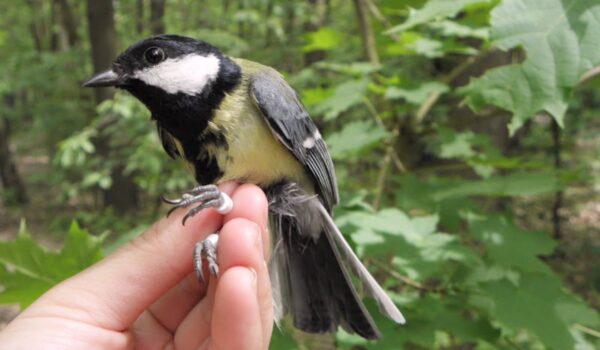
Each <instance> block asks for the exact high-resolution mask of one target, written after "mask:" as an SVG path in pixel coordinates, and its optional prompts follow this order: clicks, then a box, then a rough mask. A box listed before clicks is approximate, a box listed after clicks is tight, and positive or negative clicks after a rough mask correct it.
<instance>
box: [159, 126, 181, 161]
mask: <svg viewBox="0 0 600 350" xmlns="http://www.w3.org/2000/svg"><path fill="white" fill-rule="evenodd" d="M156 129H157V131H158V137H159V138H160V142H161V143H162V146H163V148H164V149H165V152H167V154H168V155H169V156H170V157H171V158H173V159H176V158H178V157H181V155H180V154H179V150H178V149H177V144H176V143H175V140H174V139H173V136H171V134H169V133H168V132H167V131H166V130H165V129H163V128H161V127H160V126H159V125H158V124H156Z"/></svg>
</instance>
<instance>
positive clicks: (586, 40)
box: [461, 0, 600, 133]
mask: <svg viewBox="0 0 600 350" xmlns="http://www.w3.org/2000/svg"><path fill="white" fill-rule="evenodd" d="M491 36H492V39H493V40H494V41H495V44H496V45H497V46H498V48H500V49H502V50H510V49H513V48H517V47H520V48H523V50H524V51H525V54H526V56H527V58H526V59H525V61H524V62H523V63H521V64H515V65H510V66H506V67H500V68H496V69H492V70H489V71H488V72H487V73H486V74H485V75H484V76H483V77H481V78H479V79H476V80H473V81H472V82H471V83H470V84H469V85H468V86H467V87H465V88H463V89H462V90H461V91H462V93H465V94H466V99H465V101H466V103H467V104H468V105H469V106H470V107H471V108H472V109H473V110H475V111H479V110H481V109H483V108H485V107H487V106H489V105H494V106H498V107H500V108H502V109H505V110H507V111H510V112H512V113H513V119H512V121H511V123H510V125H509V129H510V131H511V133H514V132H515V131H516V130H517V129H518V128H519V127H521V126H522V125H523V123H525V121H527V120H528V119H529V118H531V117H532V116H534V115H535V114H536V113H539V112H542V111H546V112H548V113H549V114H550V115H552V116H553V117H554V119H555V120H556V121H557V122H558V123H559V124H560V125H562V123H563V117H564V114H565V112H566V110H567V105H568V102H569V99H570V97H571V93H572V90H573V88H575V87H576V85H577V84H578V81H579V79H580V78H581V76H582V75H583V74H584V73H585V72H586V71H587V70H589V69H591V68H592V67H594V66H596V65H598V64H600V50H598V42H600V3H596V2H589V1H582V0H537V1H524V0H506V1H503V2H502V4H501V5H500V6H498V7H496V8H495V9H494V10H493V11H492V32H491Z"/></svg>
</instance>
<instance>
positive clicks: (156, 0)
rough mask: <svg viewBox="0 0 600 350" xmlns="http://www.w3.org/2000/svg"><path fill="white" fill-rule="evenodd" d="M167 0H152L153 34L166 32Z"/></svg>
mask: <svg viewBox="0 0 600 350" xmlns="http://www.w3.org/2000/svg"><path fill="white" fill-rule="evenodd" d="M164 17H165V0H150V31H151V32H152V34H164V33H165V19H164Z"/></svg>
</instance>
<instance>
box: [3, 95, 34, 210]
mask: <svg viewBox="0 0 600 350" xmlns="http://www.w3.org/2000/svg"><path fill="white" fill-rule="evenodd" d="M4 101H5V104H6V108H7V109H9V110H10V109H12V108H14V105H15V96H14V95H8V96H6V97H5V98H4ZM0 118H1V119H0V184H2V188H3V189H4V190H6V191H7V192H9V193H10V195H9V196H8V197H7V198H6V200H7V203H15V204H26V203H27V201H28V198H27V192H26V191H25V185H24V184H23V181H22V179H21V176H20V175H19V172H18V170H17V165H16V164H15V162H14V157H13V155H12V151H11V150H10V142H9V139H10V128H9V124H8V120H7V119H6V118H5V117H4V116H1V117H0Z"/></svg>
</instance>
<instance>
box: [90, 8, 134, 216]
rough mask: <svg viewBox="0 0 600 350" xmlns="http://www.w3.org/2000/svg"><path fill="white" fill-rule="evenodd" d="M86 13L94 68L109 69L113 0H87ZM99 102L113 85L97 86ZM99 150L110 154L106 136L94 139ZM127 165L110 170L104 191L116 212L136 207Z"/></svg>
mask: <svg viewBox="0 0 600 350" xmlns="http://www.w3.org/2000/svg"><path fill="white" fill-rule="evenodd" d="M87 15H88V25H89V33H90V42H91V46H92V62H93V65H94V71H96V72H99V71H102V70H104V69H107V68H108V67H110V65H111V64H112V62H113V60H114V59H115V57H116V56H117V35H116V31H115V21H114V9H113V2H112V1H98V0H87ZM94 93H95V98H96V103H97V104H99V103H101V102H102V101H104V100H107V99H110V98H112V97H113V95H114V89H113V88H100V89H95V90H94ZM95 142H96V146H97V149H98V153H99V154H100V155H104V156H108V153H109V150H110V146H109V139H108V137H107V136H101V137H99V138H98V139H97V140H95ZM124 168H125V166H124V165H122V164H119V165H117V166H115V167H114V168H113V169H112V170H111V177H112V180H113V184H112V186H111V187H110V188H109V189H107V190H105V191H104V192H103V199H104V205H106V206H110V207H112V208H114V209H115V210H116V211H117V212H125V211H129V210H132V209H135V208H136V207H137V204H138V203H137V188H136V187H135V184H134V182H133V177H132V176H126V175H125V174H123V170H124Z"/></svg>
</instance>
